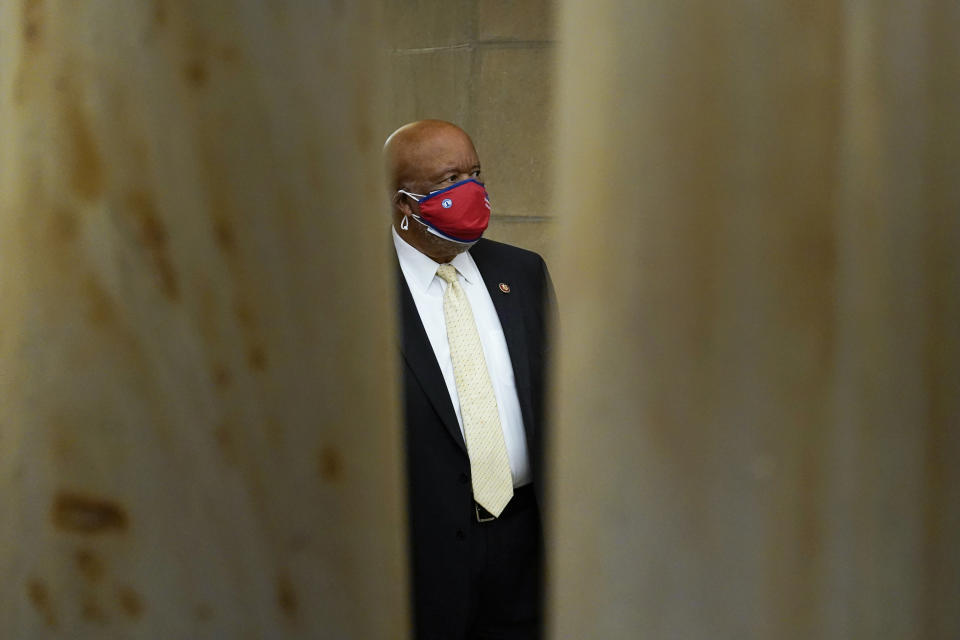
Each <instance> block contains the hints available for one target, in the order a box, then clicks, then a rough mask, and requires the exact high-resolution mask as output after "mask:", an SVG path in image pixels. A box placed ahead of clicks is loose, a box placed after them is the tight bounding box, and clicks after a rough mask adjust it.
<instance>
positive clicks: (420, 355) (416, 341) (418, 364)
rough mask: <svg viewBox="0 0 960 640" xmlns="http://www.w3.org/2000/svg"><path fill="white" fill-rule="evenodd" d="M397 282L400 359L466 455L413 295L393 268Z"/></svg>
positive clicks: (398, 270) (445, 387)
mask: <svg viewBox="0 0 960 640" xmlns="http://www.w3.org/2000/svg"><path fill="white" fill-rule="evenodd" d="M397 279H398V280H399V283H400V313H401V314H402V323H403V324H402V327H403V331H402V335H401V338H400V350H401V352H402V353H403V358H404V360H405V361H406V363H407V366H408V367H410V370H411V371H412V372H413V375H414V377H416V379H417V381H418V382H419V383H420V387H421V388H422V389H423V392H424V393H425V394H426V396H427V398H429V400H430V404H432V405H433V408H434V409H435V410H436V412H437V415H438V416H440V420H441V421H442V422H443V425H444V426H445V427H446V428H447V431H449V432H450V435H451V436H452V437H453V439H454V440H455V441H456V443H457V444H458V445H459V446H460V448H461V449H463V451H464V453H466V451H467V446H466V444H464V442H463V434H461V433H460V424H459V423H458V422H457V414H456V413H455V412H454V409H453V403H452V402H451V401H450V394H449V393H448V392H447V383H446V382H445V381H444V379H443V373H442V372H441V371H440V365H439V364H437V357H436V355H434V353H433V347H432V346H430V340H429V339H428V338H427V332H426V331H424V329H423V322H421V321H420V314H419V313H418V312H417V305H416V304H415V303H414V301H413V296H412V295H410V288H409V287H408V286H407V281H406V278H404V277H403V272H402V271H400V269H399V267H398V268H397Z"/></svg>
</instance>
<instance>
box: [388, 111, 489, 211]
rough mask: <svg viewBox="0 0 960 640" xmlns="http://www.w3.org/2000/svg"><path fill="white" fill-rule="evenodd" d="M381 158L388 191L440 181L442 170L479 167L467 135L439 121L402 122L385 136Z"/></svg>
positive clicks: (413, 187) (456, 127)
mask: <svg viewBox="0 0 960 640" xmlns="http://www.w3.org/2000/svg"><path fill="white" fill-rule="evenodd" d="M383 158H384V162H385V164H386V174H387V178H388V180H389V181H390V191H395V190H396V189H408V190H417V189H424V188H426V186H432V185H434V184H438V183H439V182H440V181H442V179H443V178H445V177H446V176H445V175H443V174H444V173H445V172H448V171H455V172H457V173H465V174H470V173H472V172H473V171H474V168H476V169H479V166H480V162H479V160H478V158H477V152H476V149H475V148H474V146H473V141H472V140H470V136H468V135H467V133H466V132H465V131H464V130H463V129H461V128H460V127H458V126H457V125H455V124H452V123H450V122H445V121H443V120H418V121H417V122H411V123H409V124H405V125H403V126H402V127H400V128H399V129H397V130H396V131H394V132H393V133H392V134H390V137H389V138H387V141H386V143H384V145H383ZM417 192H418V193H426V192H425V191H417Z"/></svg>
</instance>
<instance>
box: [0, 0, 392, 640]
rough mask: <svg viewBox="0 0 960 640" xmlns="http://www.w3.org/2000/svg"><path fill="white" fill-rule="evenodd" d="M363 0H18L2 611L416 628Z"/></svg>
mask: <svg viewBox="0 0 960 640" xmlns="http://www.w3.org/2000/svg"><path fill="white" fill-rule="evenodd" d="M377 20H378V18H377V11H376V5H374V4H372V3H367V2H359V3H336V2H318V3H312V2H300V1H299V0H287V1H279V2H270V3H262V2H253V1H243V0H222V1H218V2H203V3H193V4H190V5H189V6H188V4H185V3H177V2H164V1H161V0H157V1H156V2H127V1H126V0H114V1H105V2H97V3H76V2H70V1H67V0H63V1H56V0H46V1H43V0H26V1H24V2H12V1H3V2H0V29H2V32H0V47H2V49H0V131H2V136H3V144H2V145H0V154H2V155H0V181H2V182H0V576H2V577H3V579H2V582H0V629H2V631H0V635H2V636H3V637H4V638H11V639H17V640H20V639H25V638H70V639H82V638H157V639H160V638H163V639H167V638H337V639H340V638H363V639H366V638H398V637H403V636H404V630H405V629H406V622H405V621H406V612H405V586H404V584H405V580H404V573H405V554H404V548H403V540H402V531H403V530H404V527H403V525H402V511H401V503H402V502H401V494H400V491H401V489H400V488H401V487H402V486H403V483H402V482H401V478H402V473H401V470H400V459H399V453H400V441H399V429H397V425H396V422H397V419H396V415H395V409H394V404H395V402H394V401H395V394H394V391H393V386H394V382H393V380H394V371H393V365H392V359H391V358H389V357H385V354H393V352H394V351H393V349H394V341H393V338H392V336H391V335H390V330H391V325H392V322H390V321H389V320H391V319H392V317H393V315H392V314H393V305H392V303H391V301H390V294H391V291H392V287H391V286H390V284H389V283H390V280H389V277H390V275H391V273H392V272H390V271H388V266H387V259H388V257H389V255H390V254H389V253H388V252H387V251H386V249H387V248H388V247H389V244H388V240H387V239H386V237H385V236H384V235H383V228H384V220H383V219H381V218H380V217H379V215H378V213H377V212H378V210H379V203H378V202H377V198H378V197H379V195H380V179H379V175H380V162H379V148H378V147H379V141H378V140H374V139H373V136H372V135H371V131H377V130H379V129H380V128H381V126H380V123H379V120H378V116H377V112H376V109H375V108H374V105H376V104H378V101H379V92H380V87H381V85H382V81H381V80H380V76H379V71H378V69H379V68H380V62H379V60H378V59H377V57H376V55H377V54H376V52H377V50H378V46H379V42H380V38H379V36H378V33H377V30H376V29H377V27H376V25H377Z"/></svg>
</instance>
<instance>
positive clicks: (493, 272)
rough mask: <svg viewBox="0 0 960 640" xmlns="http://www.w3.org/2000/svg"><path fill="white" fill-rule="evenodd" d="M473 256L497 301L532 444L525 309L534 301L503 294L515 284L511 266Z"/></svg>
mask: <svg viewBox="0 0 960 640" xmlns="http://www.w3.org/2000/svg"><path fill="white" fill-rule="evenodd" d="M481 242H483V241H481ZM471 255H472V256H473V261H474V262H475V263H476V264H477V269H479V270H480V275H481V276H483V283H484V285H486V287H487V291H488V292H489V293H490V299H491V300H493V306H494V307H495V308H496V310H497V316H498V317H499V318H500V326H501V327H502V328H503V336H504V338H506V341H507V350H508V351H509V352H510V363H511V365H512V367H513V378H514V382H515V383H516V387H517V399H518V400H519V401H520V413H521V414H522V416H523V424H524V427H525V429H524V430H525V431H526V434H527V439H528V440H529V439H530V436H531V435H532V434H533V430H534V429H535V428H536V425H534V422H533V407H532V406H531V402H530V358H529V356H528V353H527V340H526V337H525V335H526V325H525V324H524V320H523V317H524V314H523V305H524V304H531V301H530V300H527V299H525V298H524V294H525V293H526V294H529V292H524V291H516V292H511V293H504V292H503V291H501V290H500V283H505V284H507V285H508V286H509V285H510V282H511V277H510V272H509V270H508V269H507V265H505V264H501V263H499V262H496V261H490V260H487V259H486V258H487V255H486V253H485V252H483V251H471Z"/></svg>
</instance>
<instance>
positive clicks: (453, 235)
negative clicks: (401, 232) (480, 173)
mask: <svg viewBox="0 0 960 640" xmlns="http://www.w3.org/2000/svg"><path fill="white" fill-rule="evenodd" d="M398 193H402V194H404V195H406V196H409V197H411V198H413V200H414V201H415V202H416V203H417V205H418V207H419V209H420V212H419V215H416V214H415V215H413V218H414V219H415V220H417V222H420V223H421V224H423V225H425V226H426V227H427V230H428V231H430V232H432V233H433V234H434V235H436V236H439V237H441V238H443V239H445V240H451V241H453V242H459V243H461V244H473V243H474V242H476V241H477V240H479V239H480V236H482V235H483V232H484V231H486V229H487V225H488V224H490V199H489V197H488V196H487V189H486V187H484V186H483V183H481V182H479V181H477V180H474V179H473V178H468V179H467V180H461V181H460V182H457V183H456V184H452V185H450V186H449V187H445V188H443V189H439V190H437V191H431V192H430V193H429V194H427V195H425V196H423V195H420V194H417V193H410V192H409V191H404V190H403V189H398ZM400 227H401V228H402V229H406V228H407V220H406V217H404V220H403V222H401V223H400Z"/></svg>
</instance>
